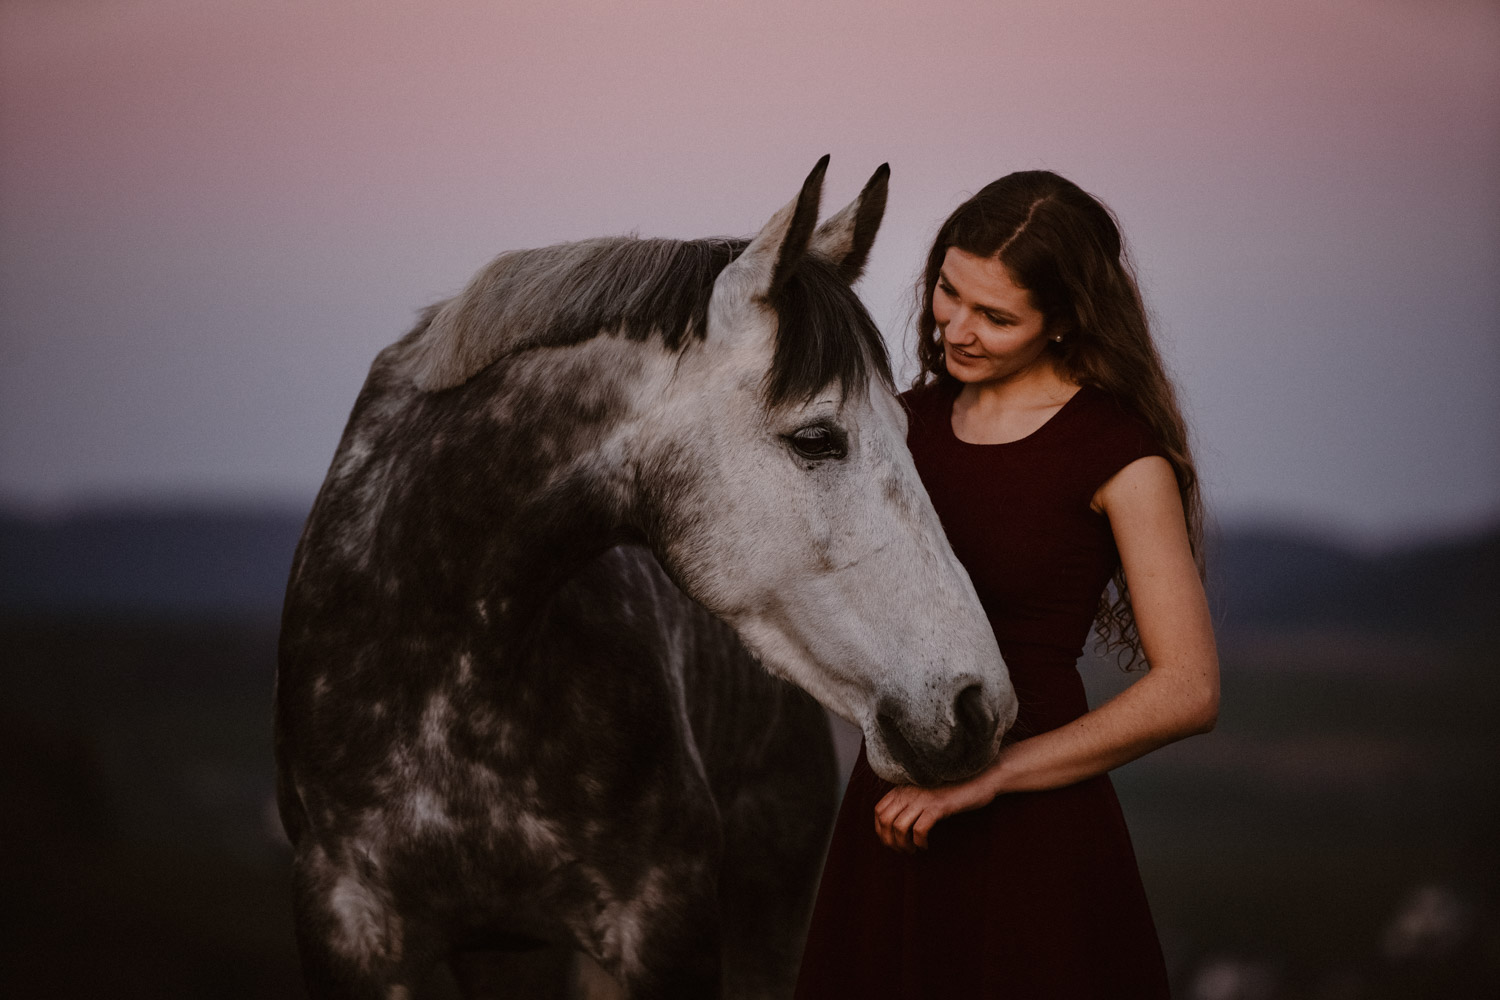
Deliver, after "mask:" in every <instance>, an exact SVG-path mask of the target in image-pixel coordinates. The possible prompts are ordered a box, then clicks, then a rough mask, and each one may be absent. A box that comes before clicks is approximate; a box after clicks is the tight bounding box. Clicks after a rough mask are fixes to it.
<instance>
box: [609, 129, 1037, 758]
mask: <svg viewBox="0 0 1500 1000" xmlns="http://www.w3.org/2000/svg"><path fill="white" fill-rule="evenodd" d="M826 165H827V157H824V159H823V160H822V161H820V162H819V164H818V166H817V167H816V168H815V169H814V170H813V172H812V174H811V175H810V176H809V177H808V179H807V181H806V183H805V184H804V185H803V188H802V191H801V193H800V194H799V195H798V197H797V198H796V199H795V200H793V201H792V202H791V203H790V204H788V205H787V206H786V207H784V208H783V209H782V210H781V211H780V212H778V213H776V215H775V216H773V217H772V218H771V220H770V221H769V222H768V223H767V224H766V225H765V227H764V228H763V229H762V230H761V231H760V233H759V234H758V235H757V236H756V237H755V239H754V240H753V241H751V242H750V244H749V245H748V247H746V248H745V250H744V251H743V253H741V254H740V255H739V256H738V257H737V258H736V259H735V260H734V261H733V263H731V264H729V266H728V267H726V268H725V269H724V270H723V271H722V272H721V273H720V275H719V276H718V278H717V280H716V282H715V284H714V287H713V290H712V297H711V299H710V300H709V307H708V316H707V324H706V332H705V335H704V336H703V338H702V339H701V340H696V341H694V342H692V343H689V344H688V345H687V346H685V347H684V348H683V349H682V352H681V354H680V355H679V356H678V358H677V360H676V363H675V368H674V374H673V376H672V378H671V379H670V380H669V381H668V382H667V383H666V385H665V386H664V388H663V389H662V391H661V392H660V393H659V394H658V395H657V396H656V397H655V398H654V399H653V400H652V401H651V403H650V404H649V407H648V408H647V411H646V414H645V416H646V419H644V420H641V421H640V422H639V424H638V426H640V427H642V428H643V430H642V431H641V433H640V435H639V437H638V438H637V440H636V441H635V442H634V444H633V447H632V448H631V451H632V454H633V458H632V461H633V463H634V468H635V469H636V476H637V479H638V482H639V483H640V484H641V500H640V503H641V507H640V512H639V515H638V519H639V522H640V524H641V526H642V527H643V529H644V530H645V532H646V534H647V536H648V537H649V538H650V540H651V543H652V545H653V547H654V548H655V550H656V552H657V555H658V557H659V558H660V559H661V561H662V563H663V564H664V565H665V566H666V567H667V569H668V571H669V572H670V573H671V574H672V575H673V577H674V578H675V579H676V580H677V581H678V583H679V584H680V585H681V586H682V587H683V588H684V589H685V590H686V591H687V592H688V593H689V594H690V595H692V596H693V597H694V598H696V599H697V600H698V601H700V602H701V603H703V604H704V605H705V606H707V607H708V608H709V609H710V610H712V611H714V612H715V613H716V614H718V615H719V616H720V617H721V618H723V619H724V620H725V621H727V622H728V623H729V624H730V625H731V626H733V627H734V628H735V630H736V631H737V632H738V633H739V634H740V636H741V637H742V638H743V639H744V641H745V642H746V644H747V645H748V646H749V647H750V648H751V649H752V650H753V651H754V652H755V653H756V654H757V655H758V656H759V657H760V659H761V661H762V662H763V663H764V664H765V666H766V667H767V668H768V669H770V670H771V671H773V672H774V673H776V674H779V675H781V676H783V677H786V678H788V679H789V680H791V681H793V682H794V683H796V684H797V685H799V686H800V687H802V688H804V689H806V690H807V691H808V692H810V693H811V694H812V695H813V696H814V697H816V698H817V699H818V700H819V701H821V702H822V703H823V704H824V705H826V706H828V707H829V708H830V709H832V710H833V711H835V712H837V713H838V714H840V715H842V716H843V717H845V718H846V719H849V720H851V721H853V722H854V723H856V724H857V725H859V726H860V727H861V728H862V729H863V731H864V735H865V743H866V748H867V752H868V755H869V760H870V763H871V766H872V767H873V768H874V769H875V771H876V772H877V773H878V774H880V775H882V776H884V777H886V778H888V779H890V780H895V781H917V782H921V783H930V782H938V781H951V780H956V779H959V778H962V777H965V776H967V775H969V774H971V773H973V772H974V771H976V770H977V769H979V768H980V767H982V766H983V765H985V764H986V763H988V761H989V760H990V759H991V757H992V756H993V753H994V751H995V749H996V747H997V745H998V742H999V739H1000V736H1001V734H1002V733H1003V732H1004V730H1005V729H1006V728H1007V727H1008V726H1009V724H1010V723H1011V721H1013V719H1014V717H1015V712H1016V699H1015V695H1014V692H1013V690H1012V687H1011V684H1010V680H1009V676H1008V674H1007V672H1006V669H1005V665H1004V663H1003V662H1002V660H1001V657H1000V651H999V648H998V647H997V646H996V643H995V638H994V635H993V634H992V633H991V631H990V628H989V625H988V623H987V621H986V618H985V614H984V611H983V609H982V608H981V606H980V604H979V600H978V598H977V597H976V595H975V593H974V589H973V586H972V585H971V583H970V582H969V578H968V576H967V574H965V572H964V570H963V568H962V567H961V566H960V565H959V563H958V560H957V559H956V558H955V556H954V555H953V552H952V550H951V549H950V548H949V546H948V542H947V540H946V538H945V537H944V534H943V529H942V526H941V525H940V524H939V522H938V518H937V514H936V513H935V511H934V510H933V507H932V504H931V502H930V501H929V500H928V498H927V494H926V491H925V490H924V489H923V487H922V483H921V481H920V479H919V478H918V476H917V472H916V469H915V467H914V466H913V464H912V459H911V455H910V454H909V452H908V451H907V449H906V442H905V437H906V419H905V414H904V412H903V409H902V406H901V404H900V402H899V401H898V400H897V399H896V397H895V395H894V391H893V387H892V380H891V375H890V370H889V363H888V361H887V359H886V356H885V349H884V347H883V345H882V342H881V340H880V335H879V333H878V331H877V330H876V328H875V325H874V323H873V322H872V321H871V319H870V317H869V315H868V313H867V312H866V311H865V310H864V308H863V306H862V305H861V304H860V302H859V300H858V298H857V297H856V296H855V294H854V293H853V291H852V290H851V289H850V285H851V284H852V282H853V281H854V280H855V279H856V278H857V277H858V276H859V274H860V272H861V270H862V269H863V267H864V263H865V260H866V257H867V256H868V254H869V250H870V246H871V244H872V243H873V241H874V238H875V231H876V229H877V228H878V227H879V224H880V219H881V216H882V214H883V211H884V207H885V198H886V180H887V177H888V174H889V171H888V170H887V169H886V168H885V167H881V169H880V170H879V171H877V172H876V174H875V176H874V177H873V178H872V179H871V181H870V182H869V184H868V185H866V187H865V189H864V191H863V192H862V193H861V194H860V196H859V198H858V199H856V200H855V201H854V202H853V203H852V204H851V205H849V206H848V207H847V208H845V209H844V210H843V211H842V212H840V213H838V214H837V215H835V216H833V217H832V218H831V219H829V220H828V221H827V222H825V223H824V224H823V225H822V226H817V224H816V223H817V215H818V200H819V192H820V190H821V187H822V180H823V172H824V169H825V168H826Z"/></svg>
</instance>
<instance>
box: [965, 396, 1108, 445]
mask: <svg viewBox="0 0 1500 1000" xmlns="http://www.w3.org/2000/svg"><path fill="white" fill-rule="evenodd" d="M962 391H963V384H962V383H959V384H958V386H957V388H956V389H955V390H952V391H950V392H949V394H948V398H947V400H946V401H945V402H944V404H943V426H944V427H946V428H947V429H948V437H949V438H950V439H952V440H954V441H957V442H958V443H959V444H961V445H964V446H965V447H968V448H1010V447H1013V446H1015V445H1020V444H1026V443H1027V442H1029V441H1033V440H1035V439H1036V438H1037V437H1038V436H1040V435H1041V434H1042V432H1043V431H1045V430H1047V428H1049V427H1051V426H1052V425H1054V424H1056V423H1058V422H1059V421H1060V419H1061V417H1062V415H1063V414H1064V413H1067V412H1068V411H1069V410H1070V409H1072V408H1073V403H1074V402H1075V401H1076V400H1077V399H1078V397H1079V396H1082V395H1083V394H1084V393H1085V392H1087V391H1088V386H1087V385H1079V386H1078V388H1077V389H1074V390H1073V395H1071V396H1069V397H1068V398H1067V399H1066V400H1064V401H1063V405H1061V406H1059V407H1058V408H1057V412H1056V413H1054V414H1052V416H1050V417H1048V418H1047V419H1046V420H1043V421H1042V423H1041V425H1040V426H1039V427H1037V429H1036V430H1034V431H1032V432H1031V433H1030V434H1027V435H1026V436H1024V437H1018V438H1016V439H1015V440H1014V441H996V442H992V443H981V442H978V441H965V440H964V439H963V438H961V437H959V436H958V432H957V431H955V430H954V429H953V404H954V403H955V402H956V401H957V400H958V394H959V393H960V392H962Z"/></svg>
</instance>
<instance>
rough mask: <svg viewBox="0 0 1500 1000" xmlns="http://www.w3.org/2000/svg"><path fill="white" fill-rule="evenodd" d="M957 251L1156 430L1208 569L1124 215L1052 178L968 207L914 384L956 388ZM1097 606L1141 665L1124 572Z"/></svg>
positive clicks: (1182, 443) (1109, 647)
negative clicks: (953, 268)
mask: <svg viewBox="0 0 1500 1000" xmlns="http://www.w3.org/2000/svg"><path fill="white" fill-rule="evenodd" d="M949 247H957V248H958V249H960V250H963V251H965V252H966V253H970V254H973V255H975V256H977V257H991V258H994V259H996V260H998V261H1000V263H1002V264H1004V265H1005V267H1006V268H1008V269H1009V271H1010V273H1011V276H1012V278H1013V279H1014V280H1015V282H1016V283H1017V284H1018V285H1020V286H1021V287H1022V288H1025V289H1027V290H1028V291H1029V292H1030V293H1031V298H1032V303H1033V304H1034V305H1035V306H1036V308H1037V309H1038V310H1039V311H1040V312H1041V313H1042V316H1043V317H1045V319H1046V323H1047V333H1048V335H1049V337H1050V336H1056V335H1059V334H1060V335H1061V336H1062V342H1061V343H1056V342H1053V341H1051V340H1049V341H1048V342H1047V350H1049V351H1052V352H1053V355H1054V359H1055V360H1056V362H1057V366H1058V370H1059V371H1060V372H1061V373H1062V375H1063V376H1064V377H1065V378H1068V379H1071V380H1072V381H1074V382H1077V383H1078V384H1080V385H1091V386H1094V387H1096V388H1098V389H1102V390H1104V391H1105V392H1106V393H1108V394H1109V395H1111V396H1113V397H1114V398H1115V399H1116V400H1118V401H1120V402H1121V403H1123V404H1124V405H1125V406H1127V407H1129V408H1130V409H1131V410H1132V411H1134V412H1135V413H1136V414H1137V415H1139V416H1140V418H1141V419H1142V420H1144V421H1145V422H1146V424H1147V425H1148V426H1149V427H1150V428H1151V430H1152V431H1153V432H1154V433H1155V434H1156V440H1157V442H1158V443H1159V444H1160V445H1161V447H1162V450H1163V451H1164V452H1166V457H1167V461H1168V462H1170V463H1171V464H1172V471H1173V472H1174V473H1175V474H1176V477H1177V489H1178V492H1179V493H1180V494H1181V496H1182V509H1183V511H1184V513H1185V514H1186V515H1187V531H1188V541H1189V542H1190V543H1191V545H1192V547H1193V556H1194V558H1195V559H1196V560H1197V562H1198V570H1199V573H1200V574H1201V573H1202V572H1203V500H1202V497H1201V495H1200V492H1199V489H1198V473H1197V470H1196V469H1195V468H1194V466H1193V455H1192V450H1191V448H1190V447H1189V445H1188V434H1187V425H1186V424H1185V423H1184V421H1183V419H1182V411H1181V409H1180V408H1179V407H1178V404H1177V392H1176V389H1175V387H1174V386H1173V385H1172V380H1171V379H1170V378H1169V377H1168V376H1167V373H1166V369H1165V368H1164V367H1163V365H1162V362H1161V355H1160V354H1158V353H1157V350H1156V344H1155V343H1154V342H1153V341H1152V339H1151V330H1150V324H1149V323H1148V321H1147V319H1146V309H1145V306H1144V304H1143V303H1142V301H1141V293H1140V289H1139V287H1138V286H1137V283H1136V279H1135V273H1134V268H1133V267H1132V266H1131V263H1130V258H1129V255H1128V254H1127V253H1126V250H1125V245H1124V241H1123V240H1122V238H1121V236H1120V227H1119V224H1118V223H1117V222H1116V220H1115V217H1114V214H1113V213H1112V212H1110V210H1109V209H1108V208H1106V207H1105V206H1104V205H1103V204H1102V203H1101V202H1100V201H1099V200H1098V199H1096V198H1094V197H1093V196H1092V195H1090V194H1088V193H1087V192H1086V191H1084V190H1083V189H1082V188H1080V187H1079V186H1078V185H1076V184H1074V183H1073V182H1072V181H1069V180H1067V179H1065V178H1063V177H1059V176H1058V175H1057V174H1054V173H1052V172H1051V171H1047V170H1026V171H1021V172H1019V173H1014V174H1007V175H1006V176H1004V177H1002V178H1000V179H999V180H997V181H995V182H994V183H992V184H989V185H987V186H986V187H985V188H984V189H983V190H982V191H980V192H979V193H978V194H976V195H975V196H974V197H972V198H970V199H969V200H968V201H966V202H964V203H963V204H962V205H960V206H959V207H958V208H957V210H955V211H954V213H953V214H952V215H950V216H949V217H948V219H947V221H946V222H944V223H943V225H942V228H940V229H939V230H938V234H937V238H936V239H935V240H934V241H933V244H932V250H931V252H929V253H928V255H927V267H926V269H925V271H924V273H923V276H922V283H921V285H920V286H919V288H918V290H917V292H918V295H919V296H920V297H921V311H920V312H919V314H918V318H917V361H918V363H919V365H920V371H919V372H918V373H917V377H916V380H915V382H914V385H916V386H922V385H928V384H931V383H933V382H943V383H952V382H954V381H955V380H954V378H953V376H952V375H950V374H948V368H947V365H946V364H945V362H944V360H943V342H942V334H940V333H939V332H938V329H937V321H936V319H935V318H934V316H933V312H932V292H933V287H934V285H935V284H936V283H937V277H938V272H939V271H940V270H941V269H942V266H943V258H944V257H945V256H946V255H947V253H948V248H949ZM1112 584H1113V586H1112V587H1111V589H1110V590H1108V591H1106V592H1105V594H1104V597H1103V598H1102V599H1101V601H1100V602H1099V610H1098V613H1097V615H1096V616H1095V619H1094V626H1095V629H1096V630H1097V632H1098V634H1099V639H1100V645H1101V647H1102V649H1103V650H1105V651H1113V652H1115V653H1116V654H1117V656H1119V657H1121V658H1122V660H1123V665H1124V666H1125V668H1126V669H1129V668H1130V667H1132V666H1133V665H1135V664H1136V662H1137V661H1138V660H1143V654H1142V651H1141V640H1140V634H1139V632H1138V631H1137V629H1136V624H1135V616H1134V615H1133V614H1132V612H1131V608H1130V591H1129V589H1128V587H1127V586H1126V583H1125V575H1124V572H1123V571H1119V570H1117V571H1116V573H1115V576H1114V580H1113V581H1112Z"/></svg>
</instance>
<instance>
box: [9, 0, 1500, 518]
mask: <svg viewBox="0 0 1500 1000" xmlns="http://www.w3.org/2000/svg"><path fill="white" fill-rule="evenodd" d="M0 102H3V103H0V135H3V136H4V141H3V143H0V223H3V229H0V337H3V340H0V362H3V364H0V502H9V503H13V504H20V505H23V506H29V507H55V506H58V505H69V504H77V503H93V502H100V501H105V500H109V499H112V498H124V499H131V500H160V499H171V498H181V497H196V498H207V499H233V500H238V501H241V502H243V501H252V500H258V499H277V498H281V499H289V500H293V501H303V500H306V499H308V498H310V496H311V494H312V492H313V491H314V490H315V489H316V487H317V484H318V483H319V481H320V480H321V478H322V474H323V471H324V469H325V468H326V465H327V461H328V459H329V457H330V456H331V454H332V451H333V446H334V443H335V441H336V438H337V435H338V432H339V430H340V428H341V426H342V422H343V419H344V416H345V415H346V413H347V411H348V408H349V406H350V404H351V403H352V401H353V397H354V393H355V391H356V390H357V388H358V384H359V382H360V380H361V379H362V377H363V373H364V370H365V368H366V367H367V365H368V363H369V360H370V358H371V357H372V356H373V354H374V352H375V351H376V350H378V349H379V348H380V347H381V346H383V345H384V344H385V343H387V342H389V341H390V340H392V339H394V338H395V337H396V336H397V335H399V334H400V333H401V332H402V330H403V329H404V328H405V326H406V325H407V324H408V322H409V319H410V317H411V316H412V314H413V313H414V312H415V311H416V310H417V309H418V308H419V307H421V306H422V305H424V304H425V303H427V302H429V301H431V300H433V299H434V298H437V297H440V296H442V295H445V294H448V293H450V292H452V291H453V290H455V289H456V288H457V287H459V286H460V285H462V284H463V282H464V281H465V280H466V279H467V277H468V276H469V275H470V274H471V273H472V272H473V271H474V270H475V269H476V268H477V267H478V266H479V265H480V264H482V263H483V262H484V261H485V260H486V259H488V258H489V257H490V256H492V255H493V254H495V253H496V252H498V251H500V250H504V249H508V248H513V247H518V246H533V245H538V244H542V243H550V242H556V241H559V240H566V239H575V238H580V237H584V236H590V235H597V234H600V233H618V232H627V231H639V232H642V233H646V234H653V235H655V234H661V235H673V236H698V235H706V234H710V233H746V232H749V231H752V230H753V229H754V228H756V227H757V226H758V225H759V224H760V222H761V221H763V219H764V217H765V216H766V215H768V214H769V213H770V212H771V211H772V210H773V209H774V208H776V207H777V206H778V205H779V204H781V203H782V202H784V201H785V200H786V199H787V198H789V197H790V196H791V195H792V194H793V193H794V192H795V190H796V188H797V185H798V184H799V183H800V181H801V179H802V177H803V176H804V175H805V173H806V171H807V170H808V169H809V168H810V167H811V165H812V163H813V162H814V161H815V160H816V159H817V158H818V156H820V155H821V154H823V153H825V152H828V153H832V155H833V164H832V168H831V170H830V174H829V188H828V191H827V203H828V204H830V205H832V204H834V203H839V202H842V200H844V199H847V198H848V197H851V196H852V195H853V194H854V192H855V191H857V190H858V188H859V186H860V184H862V183H863V181H864V180H865V178H866V177H867V176H868V175H869V173H870V172H871V171H872V170H873V169H874V168H875V166H876V165H878V164H879V163H881V162H882V161H886V160H888V161H890V163H891V166H892V170H893V179H892V195H891V204H890V210H889V213H888V216H887V222H886V227H885V229H884V230H883V232H882V235H881V238H880V241H879V242H878V243H877V245H876V250H875V256H874V259H873V260H872V264H871V270H870V274H869V276H868V277H867V279H866V281H865V284H864V285H863V292H864V295H865V297H866V300H867V301H868V302H869V303H870V305H871V308H872V311H873V312H874V313H875V315H876V318H877V319H878V320H880V321H881V324H882V327H883V329H885V331H886V333H887V336H888V339H889V340H890V341H891V343H892V346H893V349H894V350H896V351H897V352H898V353H900V352H902V350H903V348H904V335H905V312H906V305H907V301H908V298H909V294H910V292H909V287H908V285H909V281H910V279H911V277H912V275H913V274H914V272H915V269H916V267H917V264H918V261H919V259H920V257H921V255H922V253H923V251H924V249H925V241H926V240H927V239H929V238H930V236H931V232H932V230H933V229H934V227H935V225H936V223H937V222H938V221H939V220H940V219H941V218H942V216H943V215H944V214H946V212H947V211H948V210H950V209H951V208H952V206H953V205H954V204H956V203H957V201H958V200H960V199H961V198H962V197H963V196H965V195H966V194H968V193H970V192H972V191H973V190H976V189H977V188H978V187H980V186H982V185H983V184H984V183H986V182H987V181H989V180H991V179H993V178H994V177H995V176H998V175H999V174H1002V173H1005V172H1007V171H1009V170H1014V169H1022V168H1030V167H1038V166H1043V167H1049V168H1052V169H1055V170H1058V171H1060V172H1062V173H1064V174H1067V175H1068V176H1071V177H1072V178H1074V179H1075V180H1077V181H1079V182H1080V183H1081V184H1083V185H1084V186H1085V187H1087V188H1089V189H1091V190H1093V191H1094V192H1095V193H1097V194H1099V195H1100V196H1101V197H1103V198H1104V199H1105V200H1106V201H1107V202H1109V203H1110V204H1111V205H1112V206H1113V207H1114V208H1115V209H1116V211H1117V212H1118V214H1119V215H1120V216H1121V218H1122V220H1123V222H1124V224H1125V229H1126V232H1127V235H1128V236H1129V237H1130V238H1131V240H1132V242H1133V243H1134V246H1135V250H1136V252H1137V255H1138V259H1139V263H1140V265H1141V271H1142V276H1143V279H1144V284H1145V289H1146V293H1147V297H1148V300H1149V301H1150V304H1151V305H1152V306H1153V308H1154V311H1155V313H1156V315H1157V317H1158V319H1159V322H1160V332H1161V335H1162V339H1163V343H1164V346H1165V348H1166V350H1167V353H1168V355H1169V358H1170V360H1171V362H1172V364H1173V365H1174V367H1175V368H1176V370H1177V371H1178V373H1179V375H1180V378H1181V382H1182V385H1183V389H1184V392H1185V394H1186V397H1187V401H1188V405H1189V411H1190V419H1191V420H1192V422H1193V425H1194V428H1195V431H1196V435H1197V440H1198V448H1199V452H1200V460H1201V462H1202V464H1203V467H1204V472H1205V474H1206V476H1207V479H1208V481H1209V485H1210V488H1211V491H1212V496H1213V499H1214V500H1215V502H1216V504H1217V506H1218V508H1219V510H1220V516H1221V517H1222V518H1224V519H1226V520H1235V519H1241V518H1251V517H1254V518H1275V519H1296V520H1303V521H1311V522H1315V523H1318V524H1322V525H1325V526H1332V527H1335V528H1339V529H1341V530H1344V531H1346V532H1350V533H1354V534H1357V535H1362V536H1366V537H1379V536H1385V535H1390V534H1392V533H1413V532H1415V533H1430V532H1432V531H1439V530H1444V529H1447V528H1450V527H1454V526H1459V525H1462V524H1465V523H1473V522H1474V521H1475V520H1478V519H1485V518H1491V517H1493V516H1494V515H1495V514H1496V513H1497V512H1500V402H1497V399H1500V393H1497V391H1496V390H1497V382H1500V281H1497V276H1500V8H1497V6H1496V5H1495V4H1493V3H1489V2H1485V0H1449V2H1440V3H1419V2H1417V0H1327V2H1325V0H1308V2H1290V0H1271V2H1265V3H1248V2H1247V3H1242V4H1211V5H1210V4H1202V3H1191V2H1167V0H1149V2H1143V3H1121V2H1107V0H1089V2H1085V3H1073V4H1068V5H1058V4H1045V5H1043V4H1037V5H1015V4H1003V3H994V2H984V3H954V2H938V3H929V4H922V5H915V4H913V5H897V4H893V3H868V2H866V3H817V4H803V3H796V2H791V0H772V2H762V3H754V4H751V3H650V2H645V3H640V2H638V3H604V2H597V0H596V2H591V3H576V2H575V3H554V4H536V5H514V4H496V3H465V4H447V5H436V4H430V3H427V4H416V3H410V4H407V3H394V2H379V3H368V2H367V3H340V4H314V3H305V2H297V3H289V2H267V3H257V4H243V3H239V4H230V3H225V2H203V0H196V2H186V0H135V2H130V0H118V2H106V0H77V2H71V3H63V4H59V3H51V2H41V0H9V2H8V3H7V4H5V5H4V6H0Z"/></svg>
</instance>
